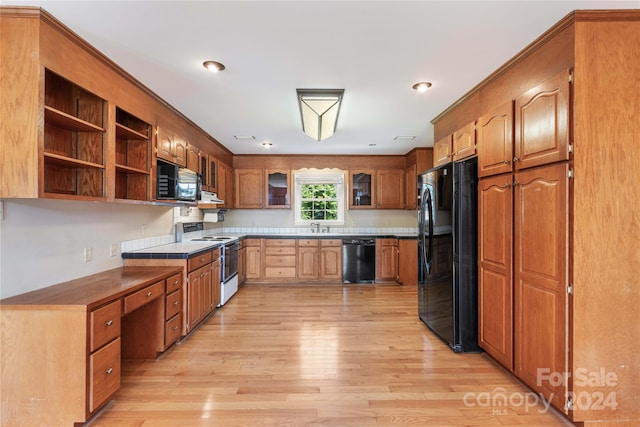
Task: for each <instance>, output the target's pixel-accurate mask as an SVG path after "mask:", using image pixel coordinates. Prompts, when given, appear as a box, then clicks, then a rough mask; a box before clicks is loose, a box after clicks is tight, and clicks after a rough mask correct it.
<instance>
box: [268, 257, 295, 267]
mask: <svg viewBox="0 0 640 427" xmlns="http://www.w3.org/2000/svg"><path fill="white" fill-rule="evenodd" d="M264 264H265V266H266V267H295V266H296V256H295V255H288V256H266V257H265V259H264Z"/></svg>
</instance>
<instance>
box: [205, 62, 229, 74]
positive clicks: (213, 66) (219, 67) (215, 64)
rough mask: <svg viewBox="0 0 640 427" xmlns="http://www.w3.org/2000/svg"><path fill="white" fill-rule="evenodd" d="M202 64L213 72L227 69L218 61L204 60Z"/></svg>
mask: <svg viewBox="0 0 640 427" xmlns="http://www.w3.org/2000/svg"><path fill="white" fill-rule="evenodd" d="M202 66H203V67H204V68H206V69H207V70H209V71H211V72H212V73H217V72H218V71H222V70H224V69H225V66H224V65H223V64H221V63H219V62H217V61H204V62H203V63H202Z"/></svg>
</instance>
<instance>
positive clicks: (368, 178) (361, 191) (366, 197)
mask: <svg viewBox="0 0 640 427" xmlns="http://www.w3.org/2000/svg"><path fill="white" fill-rule="evenodd" d="M375 176H376V174H375V171H374V170H372V169H355V170H350V171H349V183H350V185H351V189H350V192H351V193H350V195H349V209H371V208H374V207H375V206H376V194H375Z"/></svg>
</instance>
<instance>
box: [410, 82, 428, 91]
mask: <svg viewBox="0 0 640 427" xmlns="http://www.w3.org/2000/svg"><path fill="white" fill-rule="evenodd" d="M430 87H431V82H418V83H416V84H414V85H413V89H414V90H417V91H418V92H426V91H427V89H429V88H430Z"/></svg>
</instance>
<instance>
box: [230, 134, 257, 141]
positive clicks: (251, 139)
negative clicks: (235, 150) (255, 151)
mask: <svg viewBox="0 0 640 427" xmlns="http://www.w3.org/2000/svg"><path fill="white" fill-rule="evenodd" d="M233 137H234V138H235V139H237V140H238V141H240V140H245V141H247V140H248V141H253V140H254V139H256V137H255V136H252V135H233Z"/></svg>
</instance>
